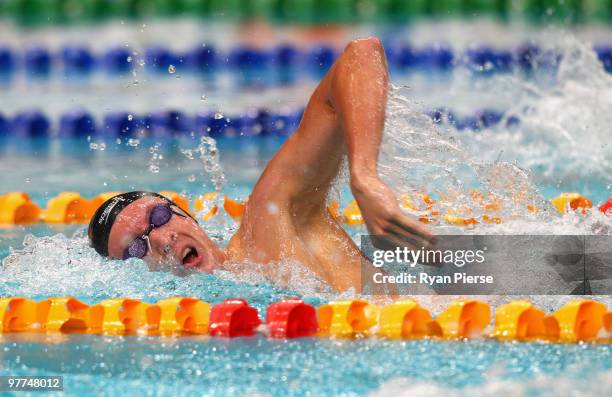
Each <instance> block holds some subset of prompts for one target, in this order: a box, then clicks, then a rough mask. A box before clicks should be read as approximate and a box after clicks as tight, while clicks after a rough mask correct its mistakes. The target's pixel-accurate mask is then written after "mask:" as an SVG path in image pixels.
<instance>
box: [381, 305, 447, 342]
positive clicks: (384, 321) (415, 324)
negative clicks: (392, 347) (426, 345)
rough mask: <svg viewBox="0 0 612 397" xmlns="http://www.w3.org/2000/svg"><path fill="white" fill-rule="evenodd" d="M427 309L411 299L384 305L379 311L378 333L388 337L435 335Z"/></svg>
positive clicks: (403, 337) (405, 337)
mask: <svg viewBox="0 0 612 397" xmlns="http://www.w3.org/2000/svg"><path fill="white" fill-rule="evenodd" d="M431 322H432V318H431V314H430V313H429V310H427V309H424V308H422V307H420V306H419V304H418V303H416V302H415V301H413V300H411V299H407V300H400V301H396V302H394V303H391V304H388V305H386V306H384V307H383V308H382V309H381V311H380V320H379V329H378V334H379V335H381V336H384V337H387V338H390V339H408V338H420V337H424V336H428V335H432V333H433V334H434V335H435V334H437V332H436V331H435V328H434V329H433V330H432V327H431V325H430V323H431Z"/></svg>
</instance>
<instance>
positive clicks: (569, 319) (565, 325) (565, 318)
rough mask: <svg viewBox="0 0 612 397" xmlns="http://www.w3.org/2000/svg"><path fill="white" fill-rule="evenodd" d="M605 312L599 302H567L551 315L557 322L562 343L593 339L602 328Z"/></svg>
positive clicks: (604, 308) (604, 307)
mask: <svg viewBox="0 0 612 397" xmlns="http://www.w3.org/2000/svg"><path fill="white" fill-rule="evenodd" d="M606 312H607V309H606V306H605V305H604V304H603V303H600V302H596V301H592V300H575V301H571V302H568V303H567V304H566V305H564V306H563V307H561V308H559V309H558V310H557V311H556V312H555V313H554V314H553V316H554V318H555V319H556V320H557V321H558V322H559V338H560V339H561V341H563V342H576V341H580V340H592V339H595V338H596V337H597V336H598V334H599V332H600V331H602V329H603V327H604V316H605V315H606Z"/></svg>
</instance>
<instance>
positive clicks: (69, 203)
mask: <svg viewBox="0 0 612 397" xmlns="http://www.w3.org/2000/svg"><path fill="white" fill-rule="evenodd" d="M94 211H95V209H94V208H93V206H92V203H91V202H90V201H89V200H87V199H85V198H83V197H81V195H80V194H79V193H76V192H62V193H60V194H59V195H58V196H56V197H54V198H52V199H51V200H49V202H48V203H47V209H46V210H44V211H43V212H42V214H41V219H42V220H43V221H45V222H47V223H87V222H88V221H89V219H90V218H91V216H92V215H93V213H94Z"/></svg>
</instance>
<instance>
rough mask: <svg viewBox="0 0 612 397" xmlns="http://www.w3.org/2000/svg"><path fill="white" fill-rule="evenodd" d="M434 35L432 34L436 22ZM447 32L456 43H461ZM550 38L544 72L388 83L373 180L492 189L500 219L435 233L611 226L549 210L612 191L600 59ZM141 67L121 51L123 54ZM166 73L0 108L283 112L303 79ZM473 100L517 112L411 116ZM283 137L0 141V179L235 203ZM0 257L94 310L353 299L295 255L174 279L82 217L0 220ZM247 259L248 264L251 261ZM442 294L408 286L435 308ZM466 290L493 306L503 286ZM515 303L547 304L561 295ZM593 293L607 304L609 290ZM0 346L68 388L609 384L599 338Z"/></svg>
mask: <svg viewBox="0 0 612 397" xmlns="http://www.w3.org/2000/svg"><path fill="white" fill-rule="evenodd" d="M138 29H141V27H140V26H139V27H138ZM496 29H498V28H495V29H493V30H494V31H497V30H496ZM142 30H143V34H144V33H145V32H151V31H152V30H153V29H152V28H151V25H149V26H147V27H146V28H144V27H143V28H142ZM433 30H434V31H436V35H437V34H439V33H438V32H442V31H444V29H439V27H438V28H436V27H434V29H433ZM451 31H452V29H451ZM424 32H425V33H424ZM415 33H416V34H415V36H414V37H415V40H416V42H419V41H420V42H428V40H425V39H424V38H423V37H424V36H426V37H427V38H428V39H429V41H431V39H432V37H433V36H434V34H433V33H432V32H431V31H428V30H427V29H426V28H424V27H422V26H417V27H416V28H415ZM532 33H533V32H527V33H525V37H531V36H530V35H531V34H532ZM587 33H588V32H587ZM587 33H584V32H582V34H583V35H588V34H587ZM185 36H188V35H185ZM451 36H452V35H451ZM552 36H554V34H553V35H552ZM596 36H597V35H596V34H595V35H594V36H593V37H596ZM159 37H162V35H159ZM476 37H481V36H476ZM513 37H514V38H515V39H516V38H517V37H516V35H515V36H513ZM547 37H550V36H547ZM460 41H461V40H458V42H453V43H452V44H453V45H454V46H460V45H461V43H460ZM471 41H473V39H471ZM509 42H510V41H509ZM549 43H550V45H551V46H554V47H556V48H558V49H559V50H560V51H562V52H563V53H564V54H566V56H564V61H563V63H562V64H561V67H560V68H559V72H558V73H556V74H555V75H554V76H548V77H547V78H545V79H543V80H538V79H527V78H525V77H524V76H520V75H508V76H495V77H492V78H490V79H484V80H482V79H480V80H473V79H469V78H466V76H465V75H463V74H461V73H464V72H461V71H459V72H457V73H455V74H453V75H449V76H442V77H440V76H438V77H440V78H439V79H437V80H436V79H433V80H432V79H427V78H423V77H422V76H421V77H419V76H407V77H405V78H404V79H400V80H394V83H395V84H397V85H398V86H401V88H398V89H396V90H393V92H392V95H391V98H390V102H389V112H388V119H387V124H386V136H385V143H384V150H383V154H382V155H381V164H380V167H381V174H382V176H383V177H384V178H385V179H386V180H387V181H388V182H389V183H390V184H391V185H392V186H393V188H394V189H396V191H397V192H398V193H416V192H428V193H432V194H434V195H435V196H436V197H437V198H438V199H439V201H440V202H441V205H442V207H443V208H445V209H450V208H457V207H461V206H463V205H467V204H470V203H471V195H470V192H471V191H472V190H473V189H480V190H482V191H486V192H489V191H492V192H494V193H495V194H496V196H497V197H498V198H499V199H500V200H501V201H502V203H503V204H504V205H503V210H502V211H503V212H502V213H501V215H502V216H503V217H504V218H505V219H507V222H504V223H503V224H501V225H481V226H478V227H476V228H475V229H459V228H451V227H448V226H443V225H440V226H434V229H435V231H436V232H447V231H449V230H450V231H451V232H454V233H476V232H478V233H492V234H516V233H534V234H536V233H542V234H551V233H558V234H564V233H565V234H573V233H586V234H609V233H611V231H612V225H611V223H610V222H611V221H610V220H609V219H606V218H605V217H604V216H603V215H601V214H598V213H596V212H595V213H593V214H590V215H587V216H582V215H569V216H565V217H561V216H559V215H558V214H556V213H555V212H554V210H552V209H551V208H550V207H548V206H547V204H546V203H545V200H547V199H550V198H551V197H553V196H555V195H557V194H559V193H560V192H562V191H569V190H576V191H580V192H582V193H584V194H586V195H588V196H590V197H591V198H593V199H594V202H595V203H597V202H601V201H603V200H604V199H606V198H607V197H608V196H609V195H610V193H611V185H612V183H611V179H610V178H611V177H610V175H611V174H612V173H611V172H610V171H611V170H612V166H611V164H610V159H611V158H612V155H611V154H612V153H611V150H612V149H611V148H610V145H609V143H608V141H609V139H608V137H609V134H610V127H609V126H610V125H612V120H610V117H611V116H610V112H609V109H610V106H611V105H612V82H611V80H610V77H609V76H607V75H605V74H603V73H601V72H600V71H601V65H600V64H598V61H597V60H596V59H595V58H594V55H593V53H592V52H591V51H590V50H589V46H588V45H586V44H585V43H584V42H582V41H577V40H575V39H574V38H573V37H572V36H567V35H562V36H559V37H557V38H556V39H555V40H554V41H550V42H549ZM139 60H140V58H138V57H136V56H135V59H134V61H135V62H136V63H137V64H138V62H139ZM140 66H141V67H144V65H140ZM168 72H169V73H168V74H173V73H170V71H168ZM178 74H179V73H178V72H177V73H176V74H175V75H174V76H172V78H171V79H169V78H166V79H162V80H155V79H150V78H149V77H148V76H146V75H144V74H141V73H140V72H138V73H136V76H131V77H130V78H129V81H130V85H129V88H125V87H126V85H125V83H126V82H125V81H121V82H119V83H118V84H113V83H110V84H109V83H108V82H106V81H97V82H96V81H94V82H93V83H91V84H90V86H89V89H90V90H89V91H88V89H84V88H83V87H82V86H79V87H78V89H77V88H74V89H73V90H72V91H71V90H70V89H68V91H67V92H68V95H63V96H61V95H60V94H59V93H62V92H63V93H66V90H67V89H66V87H65V86H64V84H63V83H62V84H60V85H59V86H56V85H54V83H51V85H50V86H49V87H44V86H43V87H42V88H37V89H36V90H37V91H34V95H28V96H27V98H26V97H25V96H23V97H19V98H23V99H17V100H16V101H15V102H16V103H12V101H11V102H10V103H9V101H3V102H2V105H3V109H6V110H7V111H10V110H12V109H18V108H19V107H20V106H22V105H24V104H25V105H33V106H34V105H39V106H44V107H45V109H50V112H55V113H56V114H57V113H59V112H61V111H64V110H65V109H68V108H71V107H72V106H73V104H72V103H73V102H74V103H79V104H84V105H85V106H86V107H88V108H90V109H95V110H96V111H101V110H104V111H108V110H112V109H121V110H126V109H127V110H130V111H135V112H142V111H148V110H152V109H158V108H159V107H160V106H162V105H167V106H177V107H179V108H181V109H185V110H187V111H192V110H193V111H195V110H201V109H200V107H201V106H203V105H202V102H205V104H206V106H209V107H210V109H214V110H215V111H223V112H228V113H232V112H233V111H234V110H235V109H238V110H239V109H242V108H244V107H245V106H258V105H266V106H268V105H270V106H272V105H274V106H279V105H278V104H279V102H281V99H282V102H283V103H290V104H291V105H295V106H300V105H303V103H304V101H305V98H306V97H307V94H308V92H310V89H311V87H310V86H309V85H308V84H306V85H303V86H298V87H293V88H283V89H278V88H274V89H271V90H265V92H263V93H261V92H259V91H245V92H242V91H241V92H240V93H239V94H237V93H236V92H235V91H230V90H229V88H227V87H232V85H229V86H222V87H225V88H222V89H218V87H217V88H214V89H213V88H211V87H210V86H209V85H207V84H206V83H204V82H201V84H194V81H193V80H190V79H189V78H187V77H184V78H181V79H176V78H175V76H176V75H178ZM136 80H138V81H139V82H138V84H135V83H134V82H135V81H136ZM406 86H408V87H406ZM49 88H50V89H49ZM12 89H14V90H15V89H18V88H15V87H13V88H12ZM93 93H95V94H93ZM203 93H204V94H203ZM38 94H40V95H38ZM402 94H407V95H408V97H409V98H410V99H406V98H405V97H402ZM203 96H204V97H205V100H204V101H203V100H202V98H203ZM279 98H280V99H279ZM2 99H4V97H2ZM5 102H6V103H5ZM109 103H112V105H109ZM483 103H485V104H487V105H491V104H493V105H495V106H496V107H499V108H500V109H503V110H507V111H509V112H511V113H515V114H519V115H520V116H521V119H522V122H521V124H520V125H518V126H516V127H512V128H509V127H505V126H504V124H503V123H502V124H500V125H499V126H497V127H495V128H492V129H488V130H485V131H482V132H479V133H468V132H463V133H460V132H457V131H456V130H454V129H453V128H448V127H447V126H444V125H442V126H435V125H433V123H432V122H431V121H430V120H429V119H428V118H426V117H425V116H423V115H422V111H423V110H425V109H430V108H431V107H435V106H441V105H445V106H446V105H448V106H449V107H453V108H458V109H459V110H460V111H465V112H469V111H473V110H474V109H476V108H479V107H482V104H483ZM5 104H6V107H4V105H5ZM47 105H49V106H48V107H47ZM128 108H129V109H128ZM281 144H282V140H280V139H278V138H265V139H251V140H249V139H231V138H224V139H220V140H219V141H217V142H215V141H212V140H210V139H205V140H200V138H196V137H189V136H187V137H183V138H181V139H176V140H172V139H168V140H164V139H139V140H138V141H136V140H132V141H128V140H122V141H121V142H117V141H115V140H110V141H104V140H101V139H94V138H91V139H90V140H85V139H84V140H78V139H76V140H67V139H66V140H56V141H37V140H32V141H19V142H15V141H10V140H9V141H7V142H4V143H3V144H2V145H0V169H2V170H7V169H10V173H4V175H3V181H2V189H3V190H17V191H19V190H20V191H25V192H28V193H29V194H30V195H31V196H32V198H33V199H34V200H35V201H37V202H38V203H39V204H40V205H43V204H44V203H45V202H46V201H48V199H49V198H51V197H53V196H54V195H56V194H57V193H59V192H61V191H72V190H76V191H79V192H81V193H82V194H83V195H85V196H93V195H95V194H97V193H100V192H102V191H115V190H136V189H139V190H155V191H159V190H175V191H178V192H181V193H184V194H186V195H187V196H188V197H189V198H191V199H193V198H195V197H196V196H197V195H199V194H201V193H202V192H206V191H218V192H223V193H224V194H228V195H229V196H230V197H233V198H237V199H246V198H247V197H248V194H249V192H250V191H251V189H252V187H253V184H254V183H255V181H256V179H257V177H258V176H259V174H260V173H261V171H262V170H263V168H264V166H265V164H266V162H267V161H268V160H269V159H270V158H271V156H272V155H273V153H274V152H275V151H276V150H277V149H278V148H279V147H280V145H281ZM339 182H342V178H340V180H339ZM335 194H336V195H337V196H339V198H340V199H341V202H342V204H343V205H344V204H346V203H347V202H348V201H349V200H350V199H351V197H350V194H349V192H348V190H347V189H346V187H345V186H344V185H342V184H340V183H339V185H338V189H336V192H335ZM517 196H518V197H519V198H520V200H516V198H517ZM528 202H536V203H537V204H538V206H539V207H540V208H541V211H539V212H538V213H536V214H534V213H531V212H529V211H527V209H526V203H528ZM204 226H205V228H206V230H207V232H209V234H211V235H212V236H213V238H214V239H215V240H216V241H217V242H218V243H219V244H221V245H224V244H225V243H227V240H228V238H229V236H230V235H231V233H232V231H233V230H235V228H236V226H237V225H236V224H235V222H233V221H232V220H231V219H229V218H228V217H218V218H216V219H215V220H214V221H212V222H208V223H206V224H205V225H204ZM364 230H365V229H364V228H363V227H361V228H351V229H350V230H349V233H350V234H351V235H353V236H355V238H357V237H356V236H357V234H358V233H360V232H363V231H364ZM0 258H2V268H1V269H0V296H19V295H21V296H26V297H29V298H32V299H42V298H46V297H48V296H66V295H71V296H75V297H77V298H79V299H81V300H83V301H85V302H87V303H94V302H97V301H100V300H102V299H106V298H111V297H118V296H130V297H134V298H137V299H142V300H144V301H147V302H154V301H156V300H157V299H161V298H165V297H168V296H172V295H183V296H196V297H198V298H201V299H203V300H206V301H208V302H210V303H213V304H214V303H217V302H220V301H222V300H223V299H225V298H229V297H243V298H246V299H248V300H249V302H250V303H251V304H253V305H254V306H256V307H257V308H258V309H259V310H260V312H263V310H265V308H266V307H267V305H269V304H270V303H272V302H274V301H277V300H279V299H281V298H283V297H285V296H294V295H298V296H302V297H304V298H305V299H306V300H307V301H308V302H310V303H312V304H320V303H322V302H324V301H327V300H329V299H333V298H338V297H347V296H353V295H352V294H351V292H348V293H345V294H341V295H338V294H334V293H332V292H330V291H329V289H328V288H326V286H325V285H323V284H322V283H320V282H319V281H318V280H317V279H316V278H315V277H314V276H313V275H311V274H309V273H308V272H306V271H305V270H304V269H303V268H301V267H300V266H299V265H298V264H295V263H291V262H286V263H281V264H279V272H280V273H283V275H284V276H285V278H286V279H287V280H288V285H286V286H284V287H280V286H275V285H273V284H272V283H271V282H270V281H269V280H266V279H264V278H263V277H262V276H260V275H258V274H257V272H256V271H254V272H250V273H248V274H241V275H240V276H236V275H232V274H229V273H228V272H224V271H220V272H217V273H216V274H214V275H208V274H190V275H187V276H185V277H179V276H177V275H174V274H171V273H160V272H155V273H154V272H148V271H147V267H146V265H145V264H144V263H143V262H141V261H139V260H131V261H127V262H122V261H112V260H107V259H103V258H100V257H99V256H98V255H97V254H96V253H95V252H94V251H93V249H91V248H90V247H88V245H87V241H86V238H85V234H84V226H78V225H76V226H75V225H69V226H66V225H58V226H52V225H35V226H23V227H15V228H8V229H0ZM251 265H252V267H253V268H254V269H255V270H256V267H257V266H258V265H257V264H251ZM453 298H454V297H436V296H429V297H418V299H419V301H420V302H421V303H422V304H423V306H425V307H427V308H429V309H431V310H432V313H433V314H434V315H435V314H437V313H439V312H440V311H441V310H442V309H443V308H444V307H445V306H446V305H447V304H448V302H449V301H450V299H453ZM478 298H481V299H484V300H487V301H489V302H490V303H491V304H492V305H494V306H496V305H499V304H502V303H504V302H507V301H508V300H510V299H515V298H517V297H499V296H489V297H478ZM529 298H530V299H532V300H533V301H534V302H535V303H536V304H538V305H539V306H540V307H542V308H543V309H544V310H546V311H547V312H549V313H550V312H551V311H552V310H554V309H556V308H558V307H559V306H561V305H562V304H563V303H564V302H566V301H567V300H568V299H569V297H559V296H534V297H529ZM596 298H597V299H598V300H600V301H602V302H604V303H605V304H607V305H609V306H610V305H611V304H612V301H611V298H610V297H609V296H607V297H602V296H600V297H596ZM0 357H1V358H0V360H1V362H2V367H1V369H0V373H1V374H2V375H5V374H28V375H33V374H39V375H55V374H62V375H64V377H65V378H64V381H65V385H66V390H67V392H68V393H67V394H69V395H83V394H86V393H88V394H91V393H100V394H103V393H106V394H109V395H112V394H124V395H126V394H127V395H131V394H136V393H139V394H143V395H168V394H176V395H203V394H204V395H229V396H242V395H255V394H260V395H273V396H290V395H297V396H302V395H304V396H305V395H313V396H318V395H348V396H363V395H370V396H388V395H394V396H404V395H406V396H408V395H409V396H433V395H449V396H454V395H466V394H474V395H485V396H487V395H496V396H497V395H524V396H548V395H554V396H558V395H568V394H570V393H571V392H572V391H573V390H579V391H580V395H593V396H597V395H607V394H609V391H610V389H611V388H612V384H611V383H610V379H611V377H610V375H611V374H612V357H611V351H610V345H596V344H595V345H594V344H578V345H561V344H543V343H508V344H506V343H497V342H490V341H486V342H485V341H478V340H476V341H469V342H465V343H464V342H453V343H447V342H432V341H406V342H401V341H385V340H377V339H368V340H358V341H337V340H318V339H305V340H299V341H270V340H267V339H265V338H263V337H261V336H258V337H255V338H247V339H239V340H221V339H209V338H207V337H188V338H149V337H99V336H87V335H70V336H66V335H61V336H43V335H36V336H27V335H2V336H0ZM49 357H54V358H55V357H60V358H61V359H53V360H50V359H49ZM177 379H180V385H178V386H177Z"/></svg>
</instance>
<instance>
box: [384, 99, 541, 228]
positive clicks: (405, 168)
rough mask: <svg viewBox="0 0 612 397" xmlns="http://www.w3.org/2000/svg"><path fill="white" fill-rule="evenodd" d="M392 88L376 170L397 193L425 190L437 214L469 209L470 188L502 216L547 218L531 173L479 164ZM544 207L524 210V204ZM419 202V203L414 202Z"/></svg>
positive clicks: (508, 165) (511, 166)
mask: <svg viewBox="0 0 612 397" xmlns="http://www.w3.org/2000/svg"><path fill="white" fill-rule="evenodd" d="M417 108H418V106H416V105H415V104H414V103H413V102H411V101H410V100H409V99H407V98H406V97H404V96H402V94H401V92H400V89H399V88H397V87H391V90H390V93H389V99H388V104H387V118H386V122H385V132H384V136H383V141H382V145H381V151H380V156H379V168H378V169H379V174H380V176H381V178H382V179H383V180H384V181H385V182H386V183H387V184H388V185H389V186H391V187H392V188H393V189H394V190H395V192H396V193H397V194H398V196H402V195H405V194H407V195H408V196H410V197H415V196H418V195H421V194H425V193H426V194H430V195H432V196H433V197H434V198H435V199H436V200H437V201H438V205H439V207H440V210H441V212H442V213H451V212H453V213H454V212H456V211H458V210H461V209H469V212H470V215H475V216H478V215H481V214H482V213H478V211H475V210H474V194H475V193H474V192H486V194H488V195H489V196H490V198H489V199H490V200H491V201H494V202H498V203H499V206H500V208H503V210H502V211H501V212H500V216H503V217H504V218H505V219H528V220H543V219H549V218H550V213H549V211H548V208H547V206H546V205H545V204H544V203H545V201H544V200H543V198H542V197H541V195H540V194H539V193H538V191H537V189H536V188H535V187H534V186H533V185H532V183H531V182H530V173H529V172H528V171H527V170H524V169H522V168H520V167H519V166H517V165H516V164H512V163H507V162H502V161H495V162H493V163H486V162H478V161H477V160H476V158H477V156H475V155H474V154H472V153H471V152H470V151H469V150H468V149H467V148H465V147H464V146H463V145H462V143H461V142H460V141H459V140H457V139H456V138H454V137H453V136H452V135H450V134H449V133H448V132H447V131H445V130H443V129H441V128H440V127H439V126H437V125H435V124H434V123H433V121H432V120H431V119H430V118H429V117H428V116H425V115H423V114H422V113H421V112H420V111H419V110H417ZM530 204H531V205H534V206H537V207H541V208H543V211H540V212H533V211H529V209H528V207H529V205H530ZM417 205H418V203H417Z"/></svg>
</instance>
